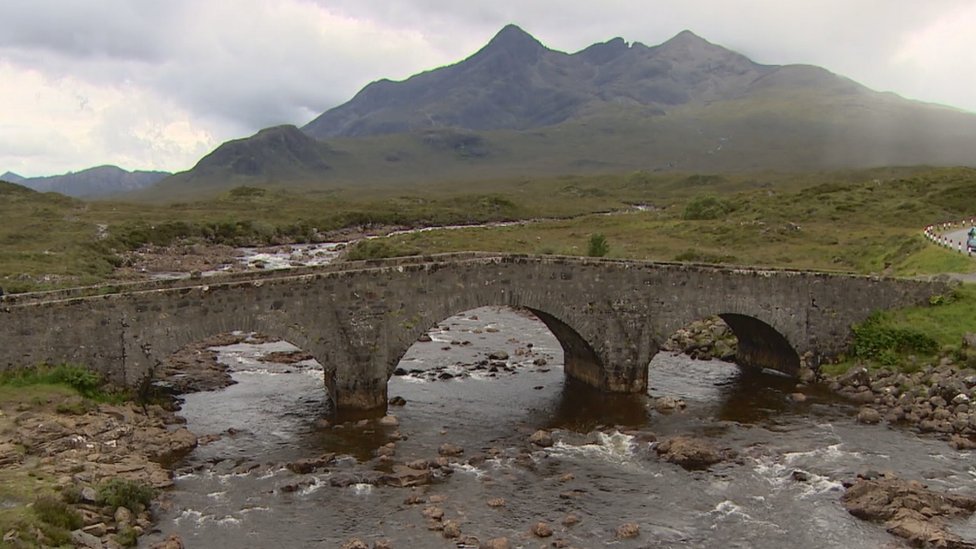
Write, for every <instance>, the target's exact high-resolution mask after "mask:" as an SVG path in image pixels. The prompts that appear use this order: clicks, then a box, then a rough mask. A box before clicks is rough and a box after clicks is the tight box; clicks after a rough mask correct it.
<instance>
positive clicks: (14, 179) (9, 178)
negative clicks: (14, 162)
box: [0, 172, 24, 183]
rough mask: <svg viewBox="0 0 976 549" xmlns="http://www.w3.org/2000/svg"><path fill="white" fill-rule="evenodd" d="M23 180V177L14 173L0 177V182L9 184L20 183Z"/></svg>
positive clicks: (7, 173) (5, 173)
mask: <svg viewBox="0 0 976 549" xmlns="http://www.w3.org/2000/svg"><path fill="white" fill-rule="evenodd" d="M23 180H24V178H23V177H21V176H19V175H17V174H15V173H14V172H4V174H3V175H0V181H6V182H7V183H20V182H22V181H23Z"/></svg>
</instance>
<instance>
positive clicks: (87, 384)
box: [0, 364, 127, 413]
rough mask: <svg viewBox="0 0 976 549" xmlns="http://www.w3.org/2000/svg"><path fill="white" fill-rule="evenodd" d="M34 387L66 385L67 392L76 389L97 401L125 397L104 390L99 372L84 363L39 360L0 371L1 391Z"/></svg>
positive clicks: (124, 396)
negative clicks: (23, 366)
mask: <svg viewBox="0 0 976 549" xmlns="http://www.w3.org/2000/svg"><path fill="white" fill-rule="evenodd" d="M35 387H39V388H41V391H45V390H47V389H48V388H54V389H55V390H57V388H63V389H68V393H69V394H70V393H76V394H78V395H80V396H82V397H84V398H86V399H91V400H95V401H98V402H119V401H122V400H125V399H126V397H127V395H125V394H122V393H118V392H115V391H111V390H107V388H106V386H105V384H104V381H103V379H102V378H101V376H100V375H98V374H96V373H94V372H92V371H91V370H89V369H87V368H85V367H84V366H76V365H72V364H59V365H47V364H42V365H39V366H34V367H29V368H17V369H13V370H5V371H3V372H0V391H3V392H7V391H24V390H30V389H31V388H35ZM28 392H29V391H28ZM2 394H3V393H2V392H0V395H2ZM25 394H26V393H25ZM66 406H68V407H67V408H65V411H67V412H72V413H78V408H77V407H76V406H71V405H66Z"/></svg>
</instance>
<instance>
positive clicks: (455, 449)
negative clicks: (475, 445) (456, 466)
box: [437, 442, 464, 457]
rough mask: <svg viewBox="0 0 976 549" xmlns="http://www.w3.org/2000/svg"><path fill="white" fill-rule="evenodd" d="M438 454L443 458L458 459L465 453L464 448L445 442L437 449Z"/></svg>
mask: <svg viewBox="0 0 976 549" xmlns="http://www.w3.org/2000/svg"><path fill="white" fill-rule="evenodd" d="M437 453H438V454H440V455H442V456H447V457H456V456H460V455H461V454H463V453H464V448H461V447H460V446H457V445H455V444H451V443H450V442H445V443H444V444H441V447H440V448H438V449H437Z"/></svg>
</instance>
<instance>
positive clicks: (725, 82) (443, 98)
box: [303, 25, 775, 139]
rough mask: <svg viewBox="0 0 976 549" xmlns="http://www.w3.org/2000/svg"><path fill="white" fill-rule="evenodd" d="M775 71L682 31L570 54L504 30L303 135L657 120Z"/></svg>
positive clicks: (374, 88)
mask: <svg viewBox="0 0 976 549" xmlns="http://www.w3.org/2000/svg"><path fill="white" fill-rule="evenodd" d="M773 70H775V69H774V68H773V67H765V66H762V65H757V64H755V63H753V62H751V61H749V60H748V59H747V58H745V57H743V56H741V55H739V54H737V53H734V52H731V51H729V50H726V49H724V48H721V47H719V46H715V45H714V44H711V43H709V42H707V41H705V40H703V39H702V38H700V37H698V36H696V35H695V34H694V33H692V32H690V31H684V32H682V33H680V34H678V35H677V36H675V37H674V38H672V39H671V40H668V41H667V42H665V43H664V44H661V45H660V46H657V47H654V48H649V47H647V46H644V45H643V44H640V43H634V44H632V45H628V44H627V43H626V42H624V40H623V39H621V38H615V39H613V40H611V41H609V42H604V43H601V44H595V45H593V46H590V47H588V48H586V49H584V50H582V51H580V52H578V53H576V54H572V55H570V54H566V53H563V52H558V51H553V50H550V49H548V48H546V47H545V46H543V45H542V44H541V43H540V42H539V41H537V40H536V39H535V38H533V37H532V36H530V35H529V34H527V33H526V32H525V31H523V30H522V29H520V28H518V27H516V26H515V25H509V26H507V27H505V28H504V29H502V30H501V32H499V33H498V34H497V35H496V36H495V37H494V38H493V39H492V40H491V42H489V43H488V45H487V46H485V47H484V48H482V49H481V50H480V51H478V52H477V53H475V54H474V55H472V56H471V57H469V58H467V59H465V60H464V61H461V62H460V63H457V64H456V65H451V66H449V67H444V68H441V69H437V70H433V71H430V72H425V73H422V74H418V75H416V76H414V77H412V78H410V79H408V80H406V81H403V82H391V81H389V80H380V81H378V82H374V83H372V84H370V85H368V86H366V87H365V88H363V90H362V91H361V92H359V93H358V94H357V95H356V96H355V97H354V98H353V99H352V100H351V101H349V102H348V103H346V104H344V105H341V106H339V107H336V108H334V109H332V110H330V111H327V112H325V113H324V114H322V115H321V116H319V117H318V118H316V119H315V120H313V121H312V122H310V123H309V124H308V125H306V126H305V127H304V128H303V130H304V131H305V132H306V133H308V134H309V135H311V136H313V137H316V138H319V139H322V138H329V137H357V136H366V135H377V134H386V133H398V132H407V131H415V130H420V129H426V128H437V127H460V128H466V129H471V130H494V129H519V130H523V129H530V128H538V127H542V126H550V125H554V124H558V123H560V122H565V121H566V120H569V119H571V118H574V117H578V116H580V115H582V114H584V113H586V112H587V110H589V109H593V108H597V107H599V106H603V105H606V104H623V105H628V104H630V105H641V106H647V107H656V108H658V109H660V110H662V111H664V110H666V109H668V108H671V107H674V106H676V105H682V104H686V103H688V102H690V101H695V100H698V101H714V100H720V99H727V98H730V97H735V96H737V95H739V94H741V93H743V92H744V91H745V90H746V89H747V88H748V86H749V84H751V83H752V82H753V81H755V80H756V79H758V78H760V77H762V76H764V75H766V74H768V73H769V72H772V71H773Z"/></svg>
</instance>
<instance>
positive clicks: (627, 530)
mask: <svg viewBox="0 0 976 549" xmlns="http://www.w3.org/2000/svg"><path fill="white" fill-rule="evenodd" d="M639 535H640V525H638V524H637V523H636V522H625V523H623V524H621V525H620V526H618V527H617V539H632V538H636V537H637V536H639Z"/></svg>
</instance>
